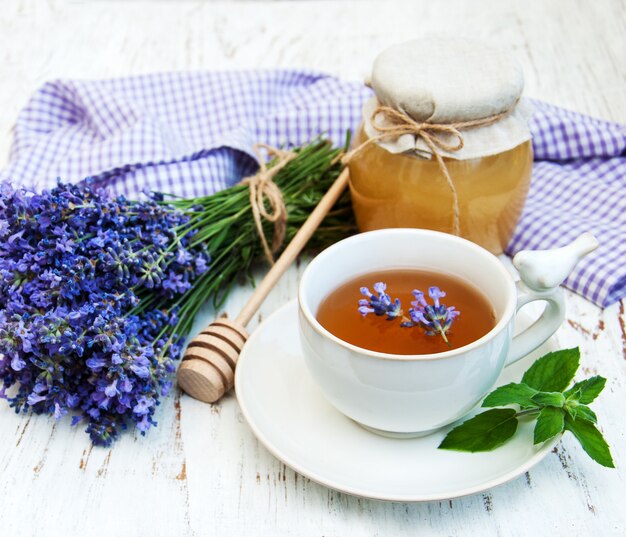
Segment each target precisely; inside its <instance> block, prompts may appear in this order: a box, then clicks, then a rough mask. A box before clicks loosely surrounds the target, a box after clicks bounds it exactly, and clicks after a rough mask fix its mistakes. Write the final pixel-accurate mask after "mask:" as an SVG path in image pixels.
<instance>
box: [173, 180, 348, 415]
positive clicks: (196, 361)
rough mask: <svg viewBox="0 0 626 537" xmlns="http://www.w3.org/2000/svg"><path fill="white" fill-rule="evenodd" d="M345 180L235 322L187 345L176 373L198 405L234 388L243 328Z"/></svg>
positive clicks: (220, 324)
mask: <svg viewBox="0 0 626 537" xmlns="http://www.w3.org/2000/svg"><path fill="white" fill-rule="evenodd" d="M348 179H349V174H348V169H347V168H344V170H343V171H342V172H341V173H340V174H339V177H337V179H335V182H334V183H333V184H332V185H331V187H330V188H329V189H328V191H327V192H326V194H324V196H323V197H322V199H321V200H320V201H319V203H318V204H317V206H316V207H315V209H313V211H312V212H311V214H310V215H309V217H308V218H307V219H306V221H305V222H304V224H302V227H301V228H300V229H299V230H298V232H297V233H296V234H295V236H294V237H293V239H291V242H290V243H289V244H288V245H287V247H286V248H285V250H284V251H283V253H282V254H281V255H280V257H279V258H278V259H277V260H276V263H275V264H274V265H273V266H272V268H271V269H270V270H269V272H268V273H267V274H266V275H265V277H264V278H263V281H262V282H261V284H260V285H259V286H258V287H257V288H256V290H255V291H254V293H253V294H252V296H251V297H250V299H249V300H248V302H247V303H246V305H245V306H244V307H243V309H242V310H241V312H240V313H239V315H237V317H236V318H235V320H233V321H231V320H229V319H225V318H222V319H218V320H216V321H214V322H212V323H211V324H210V325H209V326H207V327H206V328H205V329H204V330H203V331H202V332H200V334H198V335H197V336H196V337H195V338H194V339H193V340H192V341H191V342H190V343H189V346H188V347H187V350H186V351H185V355H184V356H183V361H182V363H181V364H180V367H179V368H178V373H177V381H178V385H179V386H180V387H181V389H182V390H183V391H185V392H186V393H187V394H189V395H191V396H192V397H193V398H195V399H199V400H200V401H204V402H206V403H214V402H216V401H217V400H219V399H220V398H221V397H222V395H224V394H225V393H226V392H227V391H229V390H230V389H231V388H232V387H233V384H234V382H235V366H236V365H237V359H238V358H239V354H240V353H241V350H242V349H243V346H244V344H245V342H246V340H247V339H248V332H247V331H246V325H247V324H248V323H249V322H250V319H252V317H253V316H254V314H255V313H256V311H257V310H258V309H259V306H260V305H261V304H262V303H263V301H264V300H265V298H266V297H267V295H268V294H269V292H270V291H271V290H272V288H273V287H274V285H276V282H277V281H278V280H279V279H280V277H281V276H282V275H283V273H284V272H285V270H287V268H288V267H289V265H291V263H292V262H293V261H294V259H295V258H296V257H297V256H298V254H299V253H300V251H301V250H302V248H304V245H305V244H306V243H307V242H308V240H309V239H310V238H311V236H312V235H313V233H315V230H316V229H317V228H318V227H319V225H320V223H321V222H322V220H324V218H325V217H326V215H327V214H328V212H329V211H330V209H331V208H332V206H333V205H334V204H335V202H336V201H337V200H338V199H339V196H341V193H342V192H343V191H344V189H345V188H346V185H347V184H348Z"/></svg>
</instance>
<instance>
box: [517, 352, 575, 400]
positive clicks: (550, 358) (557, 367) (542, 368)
mask: <svg viewBox="0 0 626 537" xmlns="http://www.w3.org/2000/svg"><path fill="white" fill-rule="evenodd" d="M579 362H580V350H579V349H578V347H575V348H573V349H563V350H560V351H554V352H550V353H548V354H546V355H545V356H542V357H541V358H539V360H537V361H536V362H535V363H534V364H533V365H532V366H531V367H530V369H528V371H526V373H524V376H523V377H522V382H523V383H524V384H527V385H528V386H530V387H531V388H534V389H535V390H538V391H542V392H562V391H563V390H564V389H565V388H567V387H568V386H569V383H570V382H571V381H572V379H573V378H574V375H575V374H576V370H577V369H578V364H579Z"/></svg>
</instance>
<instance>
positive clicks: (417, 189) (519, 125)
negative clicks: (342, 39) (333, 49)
mask: <svg viewBox="0 0 626 537" xmlns="http://www.w3.org/2000/svg"><path fill="white" fill-rule="evenodd" d="M371 85H372V87H373V89H374V91H375V94H376V95H375V97H373V98H372V99H371V100H370V101H369V102H368V103H366V105H365V107H364V119H363V124H362V125H361V127H360V128H359V131H358V132H357V133H356V136H355V139H354V146H355V147H361V149H360V150H358V151H357V152H355V154H354V156H352V157H351V158H350V161H349V168H350V189H351V194H352V204H353V208H354V212H355V215H356V219H357V224H358V226H359V229H360V230H361V231H369V230H373V229H379V228H387V227H415V228H425V229H434V230H438V231H443V232H447V233H456V234H458V235H460V236H462V237H464V238H467V239H469V240H471V241H474V242H476V243H478V244H480V245H481V246H483V247H484V248H486V249H488V250H489V251H491V252H492V253H494V254H499V253H502V251H503V250H504V248H505V247H506V245H507V244H508V242H509V240H510V239H511V236H512V234H513V231H514V229H515V226H516V224H517V221H518V220H519V217H520V215H521V212H522V209H523V206H524V202H525V200H526V195H527V193H528V188H529V186H530V179H531V171H532V159H533V156H532V145H531V141H530V132H529V130H528V127H527V119H528V116H529V111H528V110H529V107H528V105H527V104H526V103H525V102H524V101H523V100H521V91H522V88H523V77H522V74H521V69H520V68H519V65H518V64H517V63H516V62H515V61H514V60H512V59H511V57H510V56H509V55H507V54H505V53H503V52H502V51H500V50H498V49H493V48H491V47H488V46H486V45H484V44H482V43H477V42H474V41H467V40H429V41H427V42H425V43H424V42H422V41H412V42H409V43H403V44H401V45H396V46H395V47H391V49H388V50H387V51H384V52H383V53H382V54H381V55H379V57H378V58H377V60H376V62H375V63H374V69H373V73H372V82H371ZM381 106H384V107H391V108H393V109H394V110H397V111H399V112H400V113H402V114H405V115H407V116H409V117H410V119H411V121H413V122H415V123H417V124H426V125H428V124H436V125H463V124H467V123H468V122H469V123H472V122H475V121H476V120H478V121H477V123H478V125H477V126H475V127H470V128H466V129H463V128H459V129H458V131H459V133H460V136H462V144H459V145H462V147H461V148H459V149H458V150H451V151H450V150H446V149H445V146H450V145H453V144H454V143H455V142H456V135H454V134H450V133H445V132H444V133H439V131H436V132H435V133H434V135H435V136H440V137H441V138H442V140H443V141H444V144H443V146H444V148H443V149H442V148H436V150H437V151H438V152H439V154H440V156H441V159H442V162H443V164H444V165H445V166H446V168H447V172H448V174H449V177H450V179H451V183H452V185H451V184H450V183H448V180H447V179H446V177H445V175H444V174H443V173H442V169H441V165H440V163H439V162H438V160H437V159H436V158H435V157H434V155H433V154H432V148H431V147H430V146H429V145H428V144H427V143H425V141H424V139H423V138H422V137H420V135H419V134H418V135H413V134H406V133H405V134H401V135H399V136H398V137H397V138H393V137H391V138H390V137H381V136H380V131H379V129H381V128H382V127H381V125H383V124H385V121H386V118H385V117H383V118H382V122H380V123H377V121H378V119H379V118H378V116H377V115H376V111H377V110H379V109H380V107H381ZM383 116H384V114H383ZM494 117H495V120H494V121H492V120H491V119H489V118H494ZM482 120H486V121H485V124H483V125H481V124H480V122H481V121H482ZM387 124H388V122H387ZM371 138H374V140H371V142H373V143H368V144H366V145H363V144H364V143H365V142H367V141H368V140H370V139H371ZM379 138H380V139H379ZM451 186H452V188H451ZM455 198H456V199H455ZM455 212H456V221H455ZM455 224H456V226H455Z"/></svg>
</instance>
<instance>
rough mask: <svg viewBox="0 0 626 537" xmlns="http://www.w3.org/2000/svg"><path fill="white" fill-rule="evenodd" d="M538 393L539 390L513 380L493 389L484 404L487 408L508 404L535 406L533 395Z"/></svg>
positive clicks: (525, 406)
mask: <svg viewBox="0 0 626 537" xmlns="http://www.w3.org/2000/svg"><path fill="white" fill-rule="evenodd" d="M536 393H537V390H534V389H533V388H531V387H530V386H527V385H526V384H516V383H514V382H512V383H511V384H506V385H504V386H500V387H499V388H496V389H495V390H494V391H492V392H491V393H490V394H489V395H488V396H487V397H486V398H485V400H484V401H483V404H482V406H484V407H486V408H490V407H494V406H506V405H519V406H521V407H524V408H527V407H533V406H536V405H535V404H534V403H533V402H532V401H531V397H532V396H533V395H535V394H536Z"/></svg>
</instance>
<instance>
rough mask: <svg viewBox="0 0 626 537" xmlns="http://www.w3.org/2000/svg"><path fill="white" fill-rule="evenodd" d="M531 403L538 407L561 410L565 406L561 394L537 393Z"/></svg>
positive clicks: (563, 397)
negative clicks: (550, 407)
mask: <svg viewBox="0 0 626 537" xmlns="http://www.w3.org/2000/svg"><path fill="white" fill-rule="evenodd" d="M530 399H531V401H532V402H533V403H535V404H537V405H539V406H544V407H545V406H554V407H557V408H562V407H563V405H564V404H565V396H564V395H563V394H562V393H561V392H537V393H536V394H535V395H533V396H532V397H531V398H530Z"/></svg>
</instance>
